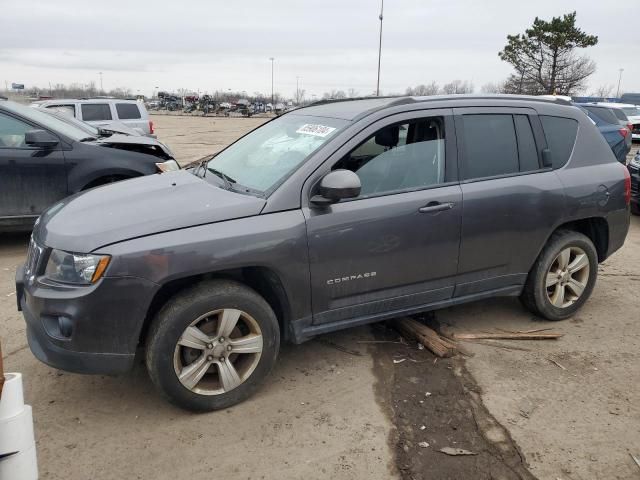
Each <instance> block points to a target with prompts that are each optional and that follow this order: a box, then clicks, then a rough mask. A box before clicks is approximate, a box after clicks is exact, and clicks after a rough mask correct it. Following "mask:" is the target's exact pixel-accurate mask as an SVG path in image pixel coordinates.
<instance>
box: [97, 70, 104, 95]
mask: <svg viewBox="0 0 640 480" xmlns="http://www.w3.org/2000/svg"><path fill="white" fill-rule="evenodd" d="M98 75H100V93H102V92H103V91H104V89H103V88H102V72H98Z"/></svg>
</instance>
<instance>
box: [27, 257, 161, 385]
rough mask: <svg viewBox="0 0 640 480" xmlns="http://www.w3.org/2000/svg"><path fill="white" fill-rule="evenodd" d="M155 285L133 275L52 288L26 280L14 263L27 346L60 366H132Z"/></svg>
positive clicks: (84, 369) (110, 370)
mask: <svg viewBox="0 0 640 480" xmlns="http://www.w3.org/2000/svg"><path fill="white" fill-rule="evenodd" d="M155 286H156V285H155V284H154V283H152V282H148V281H146V280H141V279H138V278H104V279H102V280H100V281H99V282H98V283H97V284H96V285H92V286H89V287H65V288H51V287H50V286H44V285H42V284H39V283H38V281H37V279H36V280H32V279H28V280H26V279H25V277H24V268H23V267H19V268H18V270H17V272H16V297H17V301H18V310H21V311H22V314H23V316H24V319H25V322H26V326H27V340H28V342H29V348H30V349H31V351H32V352H33V354H34V355H35V357H36V358H37V359H38V360H40V361H42V362H44V363H46V364H47V365H50V366H52V367H54V368H58V369H60V370H67V371H70V372H76V373H93V374H117V373H122V372H125V371H127V370H129V369H131V367H132V366H133V362H134V358H135V351H136V348H137V344H138V340H139V337H140V331H141V329H142V325H143V323H144V319H145V315H146V313H145V312H146V307H147V306H148V305H149V303H150V301H151V298H152V295H150V294H149V292H150V291H154V292H155V288H154V287H155ZM147 300H148V302H147Z"/></svg>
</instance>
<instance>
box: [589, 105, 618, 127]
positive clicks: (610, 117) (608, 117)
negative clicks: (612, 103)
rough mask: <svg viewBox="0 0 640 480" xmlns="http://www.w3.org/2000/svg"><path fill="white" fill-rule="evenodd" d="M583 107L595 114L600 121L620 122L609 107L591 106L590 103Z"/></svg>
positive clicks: (614, 123) (615, 123)
mask: <svg viewBox="0 0 640 480" xmlns="http://www.w3.org/2000/svg"><path fill="white" fill-rule="evenodd" d="M584 108H585V110H587V111H588V112H590V113H593V114H594V115H596V116H597V117H598V118H600V119H601V120H602V121H604V122H606V123H610V124H612V125H617V124H619V123H620V122H619V121H618V119H617V117H616V116H615V115H614V113H613V112H612V111H611V109H610V108H605V107H592V106H590V105H589V106H588V105H585V106H584Z"/></svg>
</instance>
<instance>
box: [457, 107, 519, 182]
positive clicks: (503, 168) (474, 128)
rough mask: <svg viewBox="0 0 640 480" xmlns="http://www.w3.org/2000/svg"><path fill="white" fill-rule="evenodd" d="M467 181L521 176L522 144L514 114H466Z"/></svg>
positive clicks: (465, 162) (465, 172)
mask: <svg viewBox="0 0 640 480" xmlns="http://www.w3.org/2000/svg"><path fill="white" fill-rule="evenodd" d="M462 124H463V128H464V158H463V163H462V173H463V175H464V179H465V180H469V179H472V178H482V177H493V176H495V175H505V174H509V173H517V172H518V171H519V170H520V168H519V165H518V143H517V141H516V130H515V126H514V123H513V117H512V116H511V115H485V114H482V115H463V116H462Z"/></svg>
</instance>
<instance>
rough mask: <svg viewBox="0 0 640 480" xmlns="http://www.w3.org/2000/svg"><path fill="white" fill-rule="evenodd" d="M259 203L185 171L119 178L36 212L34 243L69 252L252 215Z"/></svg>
mask: <svg viewBox="0 0 640 480" xmlns="http://www.w3.org/2000/svg"><path fill="white" fill-rule="evenodd" d="M264 205H265V200H264V199H262V198H257V197H253V196H249V195H243V194H241V193H236V192H232V191H229V190H224V189H222V188H220V187H217V186H215V185H213V184H210V183H209V182H208V181H206V180H203V179H202V178H200V177H196V176H195V175H193V174H191V173H189V172H187V171H184V170H182V171H179V172H169V173H163V174H156V175H149V176H146V177H140V178H134V179H131V180H124V181H120V182H117V183H113V184H110V185H105V186H103V187H97V188H93V189H91V190H87V191H86V192H82V193H79V194H76V195H74V196H71V197H68V198H66V199H64V200H63V201H61V202H59V203H57V204H55V205H54V206H52V207H51V208H49V209H48V210H47V211H46V212H45V213H43V214H42V216H41V217H40V219H39V220H38V222H37V223H36V227H35V229H34V236H35V238H36V240H37V241H38V243H40V244H41V245H42V244H44V245H46V246H47V247H53V248H58V249H61V250H66V251H70V252H79V253H88V252H92V251H94V250H96V249H98V248H100V247H103V246H105V245H109V244H112V243H117V242H120V241H123V240H128V239H131V238H136V237H143V236H147V235H152V234H155V233H160V232H166V231H170V230H176V229H180V228H186V227H191V226H195V225H203V224H207V223H215V222H221V221H224V220H232V219H235V218H242V217H249V216H252V215H258V214H259V213H260V211H261V210H262V208H263V207H264Z"/></svg>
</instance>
